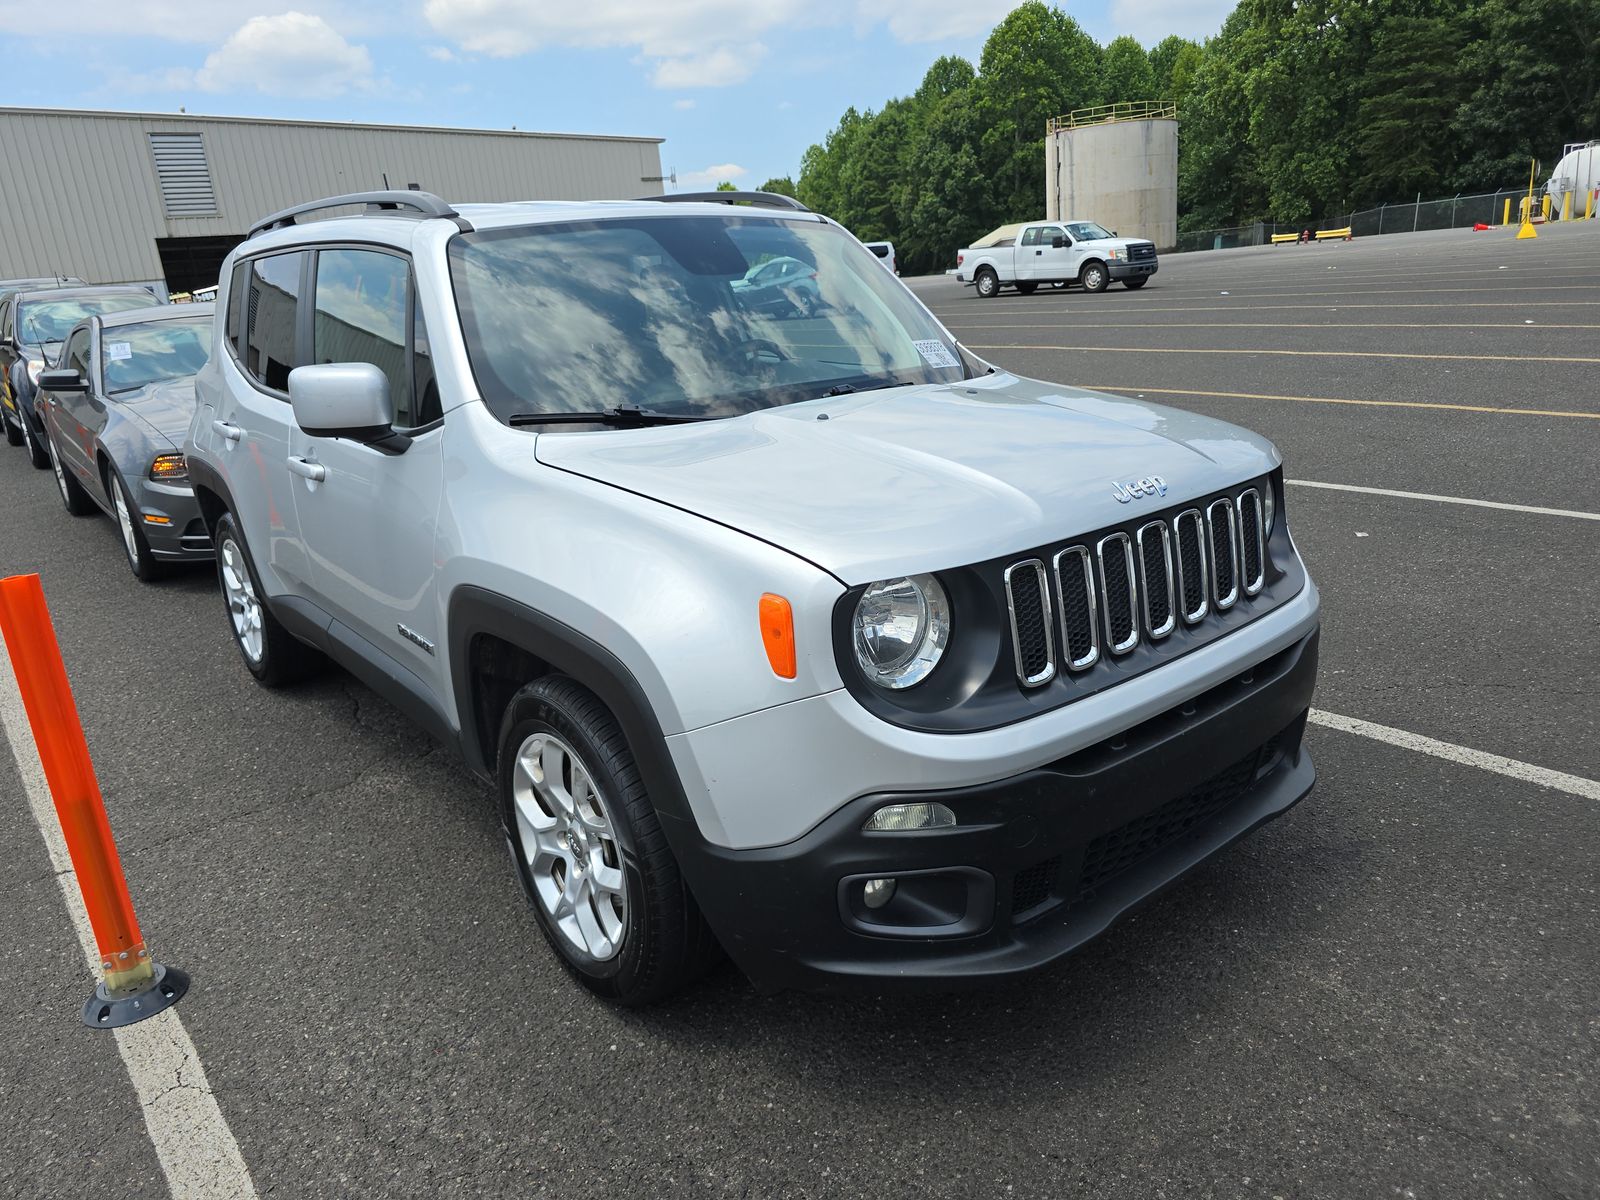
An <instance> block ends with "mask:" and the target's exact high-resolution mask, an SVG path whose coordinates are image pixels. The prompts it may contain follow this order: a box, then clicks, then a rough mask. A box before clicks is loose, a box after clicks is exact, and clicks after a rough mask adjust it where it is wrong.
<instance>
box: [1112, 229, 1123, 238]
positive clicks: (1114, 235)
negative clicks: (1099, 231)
mask: <svg viewBox="0 0 1600 1200" xmlns="http://www.w3.org/2000/svg"><path fill="white" fill-rule="evenodd" d="M1111 236H1112V237H1121V236H1122V235H1121V234H1120V233H1118V232H1117V231H1116V230H1115V229H1113V230H1112V231H1111Z"/></svg>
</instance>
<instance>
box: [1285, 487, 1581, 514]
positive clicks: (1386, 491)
mask: <svg viewBox="0 0 1600 1200" xmlns="http://www.w3.org/2000/svg"><path fill="white" fill-rule="evenodd" d="M1284 482H1285V483H1292V484H1294V485H1295V486H1296V487H1309V488H1326V489H1327V490H1328V491H1330V492H1364V493H1365V494H1367V495H1369V496H1395V497H1397V498H1399V499H1401V500H1432V501H1435V502H1436V503H1439V504H1469V505H1471V506H1472V507H1473V508H1503V509H1505V510H1506V511H1507V512H1520V513H1535V514H1537V515H1538V516H1541V517H1576V518H1577V519H1578V520H1580V521H1600V513H1592V512H1578V511H1577V510H1576V509H1571V508H1540V507H1539V506H1538V505H1536V504H1505V503H1502V502H1501V501H1499V500H1471V499H1468V498H1467V497H1466V496H1435V495H1434V494H1433V493H1432V492H1397V491H1394V490H1392V489H1390V488H1375V487H1358V486H1357V485H1356V484H1353V483H1318V482H1316V481H1314V480H1310V479H1285V480H1284Z"/></svg>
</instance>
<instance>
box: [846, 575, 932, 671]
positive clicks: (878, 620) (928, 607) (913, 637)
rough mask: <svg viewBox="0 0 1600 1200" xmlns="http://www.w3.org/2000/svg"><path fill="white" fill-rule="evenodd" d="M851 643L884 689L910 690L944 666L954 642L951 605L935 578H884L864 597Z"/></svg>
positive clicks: (862, 594)
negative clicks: (939, 665)
mask: <svg viewBox="0 0 1600 1200" xmlns="http://www.w3.org/2000/svg"><path fill="white" fill-rule="evenodd" d="M851 641H852V642H853V643H854V644H855V648H856V662H858V663H860V664H861V670H862V671H863V672H865V674H866V676H867V678H868V679H870V680H871V681H872V682H873V683H875V684H877V685H878V686H879V687H885V688H894V689H899V688H908V687H911V686H913V685H914V684H918V683H921V682H922V681H923V680H924V679H926V678H927V677H928V673H929V672H930V671H932V670H933V668H934V667H935V666H937V665H938V663H939V659H940V658H941V657H943V655H944V648H945V646H946V645H947V644H948V643H949V641H950V601H949V599H948V598H947V597H946V596H945V594H944V588H942V587H940V586H939V581H938V580H937V579H935V578H934V577H933V576H932V575H911V576H909V577H906V578H903V579H884V580H881V581H879V582H878V583H874V584H872V585H871V586H870V587H868V588H867V590H866V591H864V592H863V593H861V599H860V600H859V601H858V602H857V603H856V614H855V618H854V621H853V631H852V638H851Z"/></svg>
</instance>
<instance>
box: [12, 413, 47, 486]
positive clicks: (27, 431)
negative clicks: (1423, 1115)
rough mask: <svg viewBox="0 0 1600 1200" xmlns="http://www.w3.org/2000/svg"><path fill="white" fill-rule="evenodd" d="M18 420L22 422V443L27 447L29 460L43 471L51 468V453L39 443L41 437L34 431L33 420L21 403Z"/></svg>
mask: <svg viewBox="0 0 1600 1200" xmlns="http://www.w3.org/2000/svg"><path fill="white" fill-rule="evenodd" d="M17 420H19V421H20V422H21V423H22V444H23V445H24V446H26V447H27V450H28V461H29V462H31V463H32V464H33V465H34V466H35V467H36V468H37V469H39V470H41V471H45V470H49V468H50V455H49V454H47V453H46V452H45V448H44V447H43V446H41V445H40V444H39V438H37V437H36V436H35V435H34V432H33V421H32V420H31V419H30V418H29V417H28V414H27V413H25V412H23V411H22V405H20V404H19V405H17Z"/></svg>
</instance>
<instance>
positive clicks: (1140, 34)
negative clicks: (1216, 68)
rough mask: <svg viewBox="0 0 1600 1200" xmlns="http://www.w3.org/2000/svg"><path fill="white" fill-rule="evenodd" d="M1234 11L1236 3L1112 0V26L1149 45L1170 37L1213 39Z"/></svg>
mask: <svg viewBox="0 0 1600 1200" xmlns="http://www.w3.org/2000/svg"><path fill="white" fill-rule="evenodd" d="M1233 9H1234V0H1112V4H1111V27H1112V28H1113V29H1115V30H1116V31H1117V33H1119V34H1123V33H1129V34H1132V35H1133V36H1134V37H1136V38H1138V39H1139V40H1140V41H1141V42H1143V43H1144V44H1145V45H1146V46H1153V45H1155V44H1156V43H1157V42H1159V41H1160V40H1161V39H1162V38H1164V37H1166V36H1167V35H1168V34H1173V33H1176V34H1179V35H1180V36H1182V37H1189V38H1194V39H1196V40H1199V39H1201V38H1208V37H1212V36H1213V35H1215V34H1216V32H1217V30H1219V29H1221V28H1222V22H1223V20H1224V19H1225V18H1226V17H1227V15H1228V14H1229V13H1230V12H1232V11H1233Z"/></svg>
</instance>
